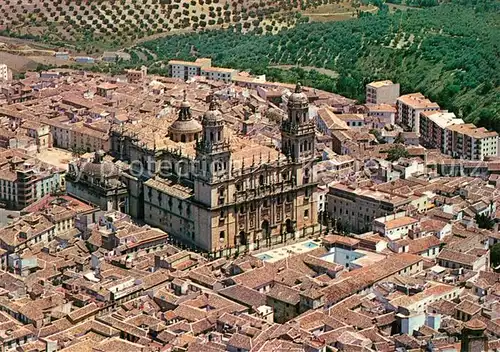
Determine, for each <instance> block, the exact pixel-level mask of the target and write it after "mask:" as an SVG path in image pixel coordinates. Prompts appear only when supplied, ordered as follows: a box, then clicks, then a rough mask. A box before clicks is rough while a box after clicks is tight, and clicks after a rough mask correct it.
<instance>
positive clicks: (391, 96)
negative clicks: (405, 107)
mask: <svg viewBox="0 0 500 352" xmlns="http://www.w3.org/2000/svg"><path fill="white" fill-rule="evenodd" d="M398 97H399V83H392V81H377V82H372V83H368V84H367V85H366V103H367V104H392V105H394V104H395V103H396V99H398Z"/></svg>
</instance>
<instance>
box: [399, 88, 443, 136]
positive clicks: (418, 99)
mask: <svg viewBox="0 0 500 352" xmlns="http://www.w3.org/2000/svg"><path fill="white" fill-rule="evenodd" d="M396 109H397V114H398V115H397V122H398V124H399V125H401V126H402V127H403V128H405V129H406V130H409V131H413V132H419V131H420V114H421V113H422V112H424V111H437V110H439V105H438V104H437V103H434V102H432V101H430V100H429V99H427V98H426V97H425V96H424V95H423V94H421V93H413V94H407V95H402V96H400V97H399V98H398V99H397V102H396Z"/></svg>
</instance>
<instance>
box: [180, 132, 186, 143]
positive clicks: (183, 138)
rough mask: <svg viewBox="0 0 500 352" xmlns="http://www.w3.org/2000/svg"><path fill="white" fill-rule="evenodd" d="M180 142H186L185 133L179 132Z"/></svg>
mask: <svg viewBox="0 0 500 352" xmlns="http://www.w3.org/2000/svg"><path fill="white" fill-rule="evenodd" d="M181 142H182V143H185V142H186V135H185V134H181Z"/></svg>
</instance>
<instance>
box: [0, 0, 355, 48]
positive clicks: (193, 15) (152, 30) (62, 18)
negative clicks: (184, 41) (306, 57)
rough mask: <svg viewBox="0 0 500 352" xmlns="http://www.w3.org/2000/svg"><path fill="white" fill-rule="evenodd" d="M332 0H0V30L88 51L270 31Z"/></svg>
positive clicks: (334, 0) (296, 20)
mask: <svg viewBox="0 0 500 352" xmlns="http://www.w3.org/2000/svg"><path fill="white" fill-rule="evenodd" d="M349 1H350V0H347V1H346V2H349ZM337 2H339V0H258V1H257V0H233V1H230V0H2V1H0V29H1V30H3V31H4V33H5V34H8V35H15V36H26V37H33V38H37V39H42V40H43V41H44V42H46V43H52V44H56V45H58V46H66V47H67V48H69V49H73V50H75V51H80V52H81V51H84V52H86V53H88V54H93V53H95V52H97V51H100V50H103V49H108V48H116V47H121V46H126V45H131V44H133V43H135V42H137V41H138V40H140V39H141V38H144V37H151V36H155V35H158V34H164V33H169V32H170V31H179V30H182V29H184V30H188V31H191V30H203V29H206V28H220V27H228V26H231V25H234V26H238V27H241V29H242V30H243V31H248V30H251V29H256V28H260V30H261V31H262V32H276V31H278V30H280V29H282V28H287V27H290V26H293V25H294V24H295V23H297V22H298V21H300V20H301V16H300V14H299V12H304V11H308V10H309V9H313V8H315V7H318V6H323V5H327V4H330V3H332V4H333V3H337ZM68 45H69V47H68ZM71 45H72V46H71Z"/></svg>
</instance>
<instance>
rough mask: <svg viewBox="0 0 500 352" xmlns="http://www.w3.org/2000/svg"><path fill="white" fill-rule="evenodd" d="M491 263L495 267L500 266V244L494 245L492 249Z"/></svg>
mask: <svg viewBox="0 0 500 352" xmlns="http://www.w3.org/2000/svg"><path fill="white" fill-rule="evenodd" d="M490 261H491V265H492V266H493V267H495V268H496V267H497V266H499V265H500V242H499V243H497V244H494V245H493V246H492V247H491V249H490Z"/></svg>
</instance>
